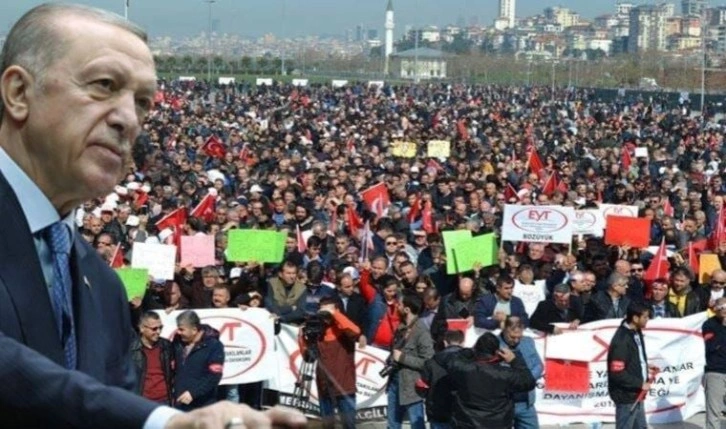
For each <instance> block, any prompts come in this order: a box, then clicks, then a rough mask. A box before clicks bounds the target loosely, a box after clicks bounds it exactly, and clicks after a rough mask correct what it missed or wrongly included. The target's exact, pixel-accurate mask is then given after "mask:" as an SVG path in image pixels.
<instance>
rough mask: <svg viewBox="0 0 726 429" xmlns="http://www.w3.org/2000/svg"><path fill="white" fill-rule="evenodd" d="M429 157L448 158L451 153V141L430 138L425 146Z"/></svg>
mask: <svg viewBox="0 0 726 429" xmlns="http://www.w3.org/2000/svg"><path fill="white" fill-rule="evenodd" d="M427 155H428V156H429V158H448V157H449V156H450V155H451V142H449V141H448V140H431V141H430V142H429V144H428V147H427Z"/></svg>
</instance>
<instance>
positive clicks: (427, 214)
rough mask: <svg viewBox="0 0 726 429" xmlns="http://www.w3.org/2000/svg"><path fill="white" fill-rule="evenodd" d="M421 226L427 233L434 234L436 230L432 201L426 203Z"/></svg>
mask: <svg viewBox="0 0 726 429" xmlns="http://www.w3.org/2000/svg"><path fill="white" fill-rule="evenodd" d="M421 224H422V225H421V227H422V228H423V230H424V231H426V233H427V234H433V233H434V232H436V224H435V223H434V220H433V213H432V209H431V201H426V202H425V203H424V208H423V211H422V212H421Z"/></svg>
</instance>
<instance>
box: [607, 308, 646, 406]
mask: <svg viewBox="0 0 726 429" xmlns="http://www.w3.org/2000/svg"><path fill="white" fill-rule="evenodd" d="M636 335H637V336H638V338H640V343H641V344H643V354H644V355H645V361H646V362H645V364H646V367H647V365H648V354H647V353H646V351H645V342H644V340H643V334H642V333H641V332H639V331H633V330H631V329H629V328H628V327H627V325H626V322H623V323H622V324H621V325H620V327H619V328H618V330H617V331H615V335H613V339H612V340H611V341H610V349H609V350H608V391H609V393H610V398H611V399H612V400H613V402H615V403H616V404H634V403H635V401H636V400H637V398H638V395H639V394H640V390H641V388H642V387H643V383H644V382H645V379H644V378H643V369H642V366H641V361H640V353H639V352H638V346H637V344H636V343H635V337H636ZM646 371H647V370H646Z"/></svg>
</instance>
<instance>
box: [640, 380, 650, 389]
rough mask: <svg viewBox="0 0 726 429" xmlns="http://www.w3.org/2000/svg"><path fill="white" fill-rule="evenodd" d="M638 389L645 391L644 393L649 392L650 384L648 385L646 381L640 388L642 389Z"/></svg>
mask: <svg viewBox="0 0 726 429" xmlns="http://www.w3.org/2000/svg"><path fill="white" fill-rule="evenodd" d="M640 389H641V390H645V391H648V390H650V383H648V382H647V381H646V382H645V383H643V386H642V387H641V388H640Z"/></svg>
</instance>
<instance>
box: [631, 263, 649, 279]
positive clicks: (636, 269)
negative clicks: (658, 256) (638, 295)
mask: <svg viewBox="0 0 726 429" xmlns="http://www.w3.org/2000/svg"><path fill="white" fill-rule="evenodd" d="M644 274H645V270H644V269H643V264H641V263H637V262H636V263H634V264H632V265H631V266H630V275H631V276H633V277H635V278H636V279H639V280H642V279H643V275H644Z"/></svg>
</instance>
